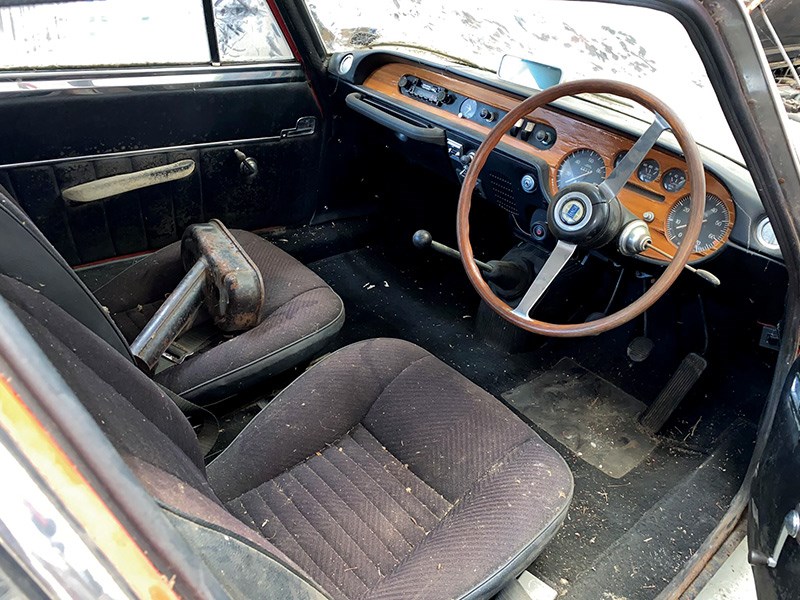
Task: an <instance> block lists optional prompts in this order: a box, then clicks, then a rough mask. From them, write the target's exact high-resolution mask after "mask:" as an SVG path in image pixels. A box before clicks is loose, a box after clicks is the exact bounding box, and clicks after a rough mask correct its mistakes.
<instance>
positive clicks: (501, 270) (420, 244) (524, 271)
mask: <svg viewBox="0 0 800 600" xmlns="http://www.w3.org/2000/svg"><path fill="white" fill-rule="evenodd" d="M411 241H412V242H413V244H414V245H415V246H416V247H417V248H419V249H420V250H427V249H428V248H430V249H431V250H435V251H436V252H439V253H440V254H444V255H445V256H449V257H450V258H455V259H456V260H459V261H460V260H461V252H459V251H458V250H456V249H455V248H451V247H450V246H445V245H444V244H440V243H439V242H437V241H435V240H434V239H433V236H432V235H431V234H430V232H429V231H426V230H425V229H420V230H419V231H417V232H416V233H415V234H414V236H413V237H412V238H411ZM474 260H475V264H476V265H477V267H478V268H479V269H480V270H481V272H482V273H483V278H484V279H485V280H486V281H490V282H492V283H494V284H495V285H497V286H498V287H499V288H502V289H503V290H505V291H506V292H507V293H508V294H509V295H511V296H513V295H515V294H516V293H517V292H518V290H522V291H525V289H527V287H528V285H529V284H530V282H531V281H532V280H533V274H532V273H531V272H530V269H528V267H527V265H521V264H519V263H516V262H512V261H508V260H490V261H489V262H488V263H485V262H483V261H482V260H478V259H474Z"/></svg>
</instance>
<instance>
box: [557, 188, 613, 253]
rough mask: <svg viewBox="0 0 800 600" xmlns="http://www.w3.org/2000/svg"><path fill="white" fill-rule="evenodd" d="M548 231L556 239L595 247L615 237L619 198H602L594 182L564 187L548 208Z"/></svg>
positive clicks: (585, 246)
mask: <svg viewBox="0 0 800 600" xmlns="http://www.w3.org/2000/svg"><path fill="white" fill-rule="evenodd" d="M547 217H548V218H547V221H548V225H549V227H550V231H551V232H552V233H553V235H554V236H555V237H556V239H558V240H562V241H565V242H570V243H573V244H576V245H578V246H582V247H584V248H598V247H600V246H603V245H605V244H607V243H609V242H610V241H612V240H613V239H614V236H615V234H616V232H617V231H618V230H619V227H620V225H621V221H622V209H621V206H620V203H619V201H618V200H617V199H616V198H614V199H612V200H611V201H608V200H604V199H603V198H602V197H601V196H600V191H599V189H598V187H597V186H596V185H592V184H589V183H575V184H572V185H569V186H567V187H565V188H564V189H563V190H561V191H560V192H559V193H558V194H557V195H556V197H555V199H554V200H553V201H552V202H551V203H550V206H549V207H548V210H547Z"/></svg>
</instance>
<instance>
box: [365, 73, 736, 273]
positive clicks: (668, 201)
mask: <svg viewBox="0 0 800 600" xmlns="http://www.w3.org/2000/svg"><path fill="white" fill-rule="evenodd" d="M403 75H414V76H416V77H419V78H421V79H424V80H426V81H429V82H431V83H434V84H436V85H441V86H443V87H445V88H447V89H448V90H451V91H453V92H457V93H459V94H462V95H464V96H467V97H469V98H473V99H475V100H477V101H479V102H483V103H485V104H488V105H490V106H494V107H496V108H498V109H502V110H504V111H509V110H511V109H512V108H514V107H515V106H516V105H517V104H518V102H519V101H518V100H517V99H516V98H513V97H511V96H508V95H506V94H504V93H502V92H500V91H498V90H495V89H492V88H489V87H484V86H481V85H478V84H476V83H473V82H470V81H465V80H462V79H458V78H456V77H453V76H451V75H445V74H442V73H438V72H436V71H434V70H431V69H427V68H424V67H420V66H414V65H406V64H400V63H391V64H388V65H384V66H382V67H379V68H378V69H376V70H375V71H374V72H372V73H371V74H370V75H369V76H368V77H367V79H366V80H365V81H364V87H366V88H369V89H372V90H374V91H376V92H379V93H381V94H383V95H385V96H388V97H390V98H391V99H392V101H394V102H396V103H398V104H399V105H403V106H406V107H408V108H409V109H412V110H413V111H416V112H418V113H423V114H424V113H428V114H431V115H436V116H437V117H439V118H440V119H445V120H449V121H451V122H453V124H454V125H457V126H458V127H460V128H466V129H468V130H471V131H473V132H475V133H476V134H479V136H480V137H481V138H483V137H484V136H485V135H486V134H487V133H488V132H489V127H487V126H485V125H481V124H480V123H475V122H473V121H470V120H468V119H461V118H459V117H458V116H456V115H454V114H452V113H450V112H447V111H446V110H443V109H441V108H438V107H437V106H434V105H432V104H426V103H424V102H419V101H417V100H414V99H412V98H409V97H407V96H404V95H403V94H401V93H400V90H399V88H398V80H399V79H400V77H402V76H403ZM528 118H529V119H530V120H533V121H536V122H539V123H545V124H547V125H549V126H551V127H553V128H554V129H555V130H556V133H557V138H556V142H555V144H553V146H552V147H550V148H548V149H546V150H541V149H538V148H535V147H533V146H532V145H530V144H528V143H527V142H525V141H522V140H520V139H518V138H516V137H513V136H511V135H510V134H506V135H505V136H504V138H503V142H504V143H506V144H509V145H510V146H512V147H514V148H516V149H518V150H520V151H522V152H524V153H527V154H530V155H531V156H537V157H539V158H540V159H544V161H545V162H546V163H547V165H548V167H549V175H548V180H549V182H548V183H549V186H550V192H551V195H552V194H554V193H555V192H556V190H557V185H556V174H557V170H558V166H559V165H560V164H561V161H562V160H563V159H564V158H565V157H566V156H568V155H569V154H570V153H572V152H573V151H575V150H578V149H583V148H588V149H591V150H594V151H595V152H597V153H598V154H600V156H601V157H602V158H603V161H604V163H605V166H606V172H607V173H610V172H611V170H612V168H613V161H614V158H615V157H616V156H617V154H619V153H620V152H624V151H627V150H629V149H630V148H631V146H632V145H633V143H634V142H635V141H636V139H635V138H633V137H631V136H628V135H626V134H624V133H621V132H619V131H616V130H614V129H610V128H608V127H604V126H602V125H599V124H597V123H594V122H592V121H588V120H583V119H581V118H579V117H576V116H575V115H572V114H568V113H565V112H561V111H558V110H556V109H552V108H539V109H537V110H536V111H535V112H534V113H532V114H531V115H528ZM647 158H652V159H655V160H656V161H658V163H659V165H660V167H661V170H660V174H659V176H658V178H656V179H655V180H654V181H653V182H650V183H645V182H642V181H640V180H639V179H638V178H636V175H635V174H634V175H633V176H632V177H631V179H630V183H635V185H637V186H639V187H640V188H644V189H645V190H647V191H649V192H652V193H654V194H657V195H659V196H662V197H664V201H663V202H660V201H657V200H654V199H652V198H650V197H648V196H647V195H645V194H643V193H638V192H637V191H636V190H635V189H630V188H628V187H626V188H625V189H623V190H622V191H621V192H620V194H619V199H620V201H621V202H622V203H623V204H624V205H625V206H626V207H627V208H628V209H629V210H630V211H631V212H633V213H634V214H635V215H637V216H638V217H642V216H643V214H644V213H645V212H648V211H649V212H652V213H653V214H654V215H655V218H654V219H653V221H652V222H651V223H649V227H650V231H651V235H652V237H653V245H654V246H656V247H657V248H660V249H661V250H663V251H665V252H668V253H670V254H673V253H674V252H675V245H674V244H673V243H672V242H670V241H669V240H668V239H667V236H666V221H667V217H668V214H669V211H670V209H671V208H672V207H673V206H674V205H675V203H676V202H677V201H678V200H679V199H680V198H682V197H684V196H686V195H687V194H689V193H690V192H691V185H692V182H691V181H687V182H686V185H685V186H684V187H683V188H682V189H681V190H680V191H678V192H675V193H670V192H668V191H666V190H665V189H664V188H663V187H662V185H661V177H662V175H663V174H664V173H666V172H667V171H668V170H669V169H672V168H680V169H682V170H683V171H684V172H686V162H685V161H684V160H683V159H682V158H681V157H679V156H676V155H674V154H672V153H670V152H667V151H664V150H660V149H658V148H654V149H653V150H651V151H650V153H648V155H647ZM706 191H707V193H710V194H713V195H715V196H717V197H718V198H720V199H721V200H722V202H723V204H724V205H725V207H726V208H727V210H728V213H729V215H730V219H729V224H728V227H727V230H726V231H725V233H724V236H723V237H722V238H721V239H720V240H718V242H715V243H714V246H713V247H712V248H710V249H708V250H706V251H703V252H698V253H695V254H693V255H692V257H691V259H690V260H692V261H694V260H698V259H701V258H705V257H707V256H709V255H711V254H713V253H714V252H717V251H718V250H719V249H720V248H721V247H722V246H723V245H724V244H725V242H727V240H728V237H729V236H730V232H731V230H732V229H733V223H734V220H735V206H734V203H733V199H732V198H731V195H730V192H728V190H727V189H726V188H725V186H724V185H723V184H722V182H721V181H719V179H717V178H716V177H714V176H713V175H712V174H710V173H706ZM643 255H644V256H646V257H648V258H650V259H653V260H656V261H660V262H665V261H666V259H664V257H663V256H661V255H660V254H658V253H656V252H654V251H652V250H648V251H646V252H644V253H643Z"/></svg>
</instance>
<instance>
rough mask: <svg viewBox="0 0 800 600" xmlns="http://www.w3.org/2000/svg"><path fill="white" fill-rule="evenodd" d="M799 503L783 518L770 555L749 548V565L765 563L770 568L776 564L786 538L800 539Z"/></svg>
mask: <svg viewBox="0 0 800 600" xmlns="http://www.w3.org/2000/svg"><path fill="white" fill-rule="evenodd" d="M798 509H800V505H798V507H797V508H795V509H793V510H790V511H789V512H788V513H787V514H786V516H785V517H784V518H783V525H782V526H781V530H780V533H778V539H777V540H776V541H775V547H774V548H773V549H772V555H771V556H767V555H766V554H764V553H763V552H760V551H758V550H750V556H749V557H748V560H749V561H750V564H751V565H766V566H768V567H770V568H772V569H774V568H775V567H777V566H778V559H779V558H780V556H781V551H782V550H783V546H784V544H786V540H787V539H789V538H792V539H794V540H798V541H800V539H798V536H800V513H799V512H798Z"/></svg>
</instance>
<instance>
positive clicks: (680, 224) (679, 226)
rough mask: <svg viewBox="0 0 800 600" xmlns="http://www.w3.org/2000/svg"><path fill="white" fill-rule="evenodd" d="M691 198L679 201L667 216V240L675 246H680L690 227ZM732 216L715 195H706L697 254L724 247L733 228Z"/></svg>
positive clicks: (696, 246)
mask: <svg viewBox="0 0 800 600" xmlns="http://www.w3.org/2000/svg"><path fill="white" fill-rule="evenodd" d="M690 207H691V200H690V199H689V196H683V197H682V198H681V199H680V200H678V201H677V202H676V203H675V204H674V205H673V206H672V208H671V209H670V210H669V215H667V239H668V240H669V241H670V242H672V243H673V244H674V245H675V246H677V245H678V244H680V242H681V240H683V236H684V235H685V234H686V227H688V225H689V212H690V210H691V208H690ZM731 225H732V223H731V214H730V212H729V211H728V207H726V206H725V204H724V203H723V202H722V200H720V199H719V198H717V197H716V196H715V195H714V194H706V209H705V212H704V213H703V228H702V229H701V230H700V237H699V238H698V239H697V243H696V244H695V247H694V251H695V252H706V251H708V250H714V249H716V248H719V247H720V246H721V245H722V242H723V241H724V239H725V236H726V235H727V234H728V232H729V231H730V228H731Z"/></svg>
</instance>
